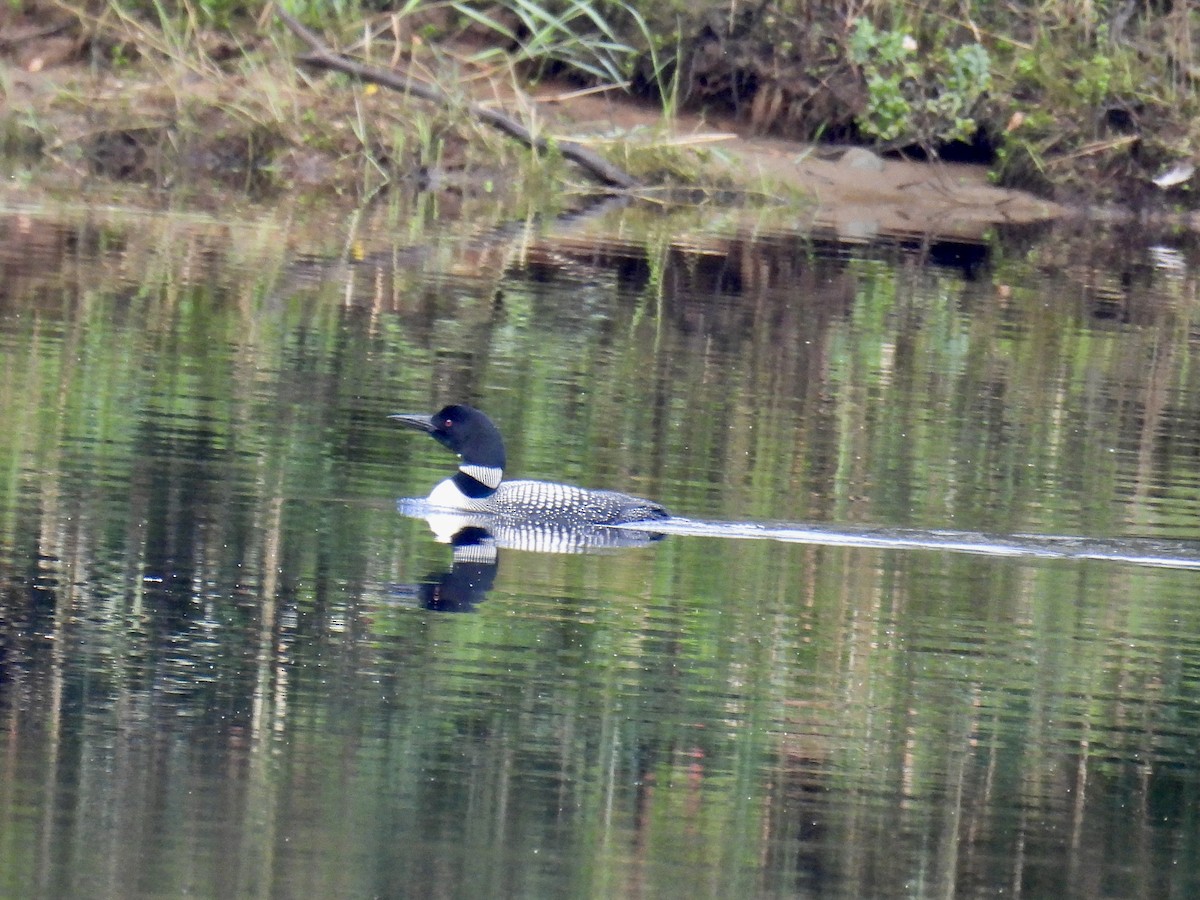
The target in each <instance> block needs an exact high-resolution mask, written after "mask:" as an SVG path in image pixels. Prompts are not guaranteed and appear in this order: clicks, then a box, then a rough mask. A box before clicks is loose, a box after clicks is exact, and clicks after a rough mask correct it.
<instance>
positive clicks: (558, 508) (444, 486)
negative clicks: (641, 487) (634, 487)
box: [391, 405, 670, 527]
mask: <svg viewBox="0 0 1200 900" xmlns="http://www.w3.org/2000/svg"><path fill="white" fill-rule="evenodd" d="M391 418H393V419H395V420H396V421H398V422H400V423H401V424H403V425H406V426H408V427H409V428H415V429H417V430H418V431H424V432H425V433H426V434H429V435H430V436H432V437H434V438H436V439H437V440H438V441H439V442H440V443H442V444H444V445H445V446H447V447H449V448H450V449H451V450H453V451H454V452H455V453H457V454H459V456H461V457H462V464H461V465H460V466H459V467H458V471H457V472H456V473H455V474H454V475H452V476H451V477H450V478H447V479H446V480H445V481H443V482H442V483H441V484H439V485H437V487H435V488H434V489H433V491H432V492H431V493H430V494H429V497H428V500H427V502H428V503H429V504H430V505H431V506H434V507H437V508H439V509H451V510H461V511H464V512H471V513H482V514H485V515H489V516H494V517H496V518H497V519H499V520H502V521H504V522H509V523H521V524H529V525H555V526H565V527H574V526H580V525H621V524H627V523H630V522H645V521H652V520H654V519H665V518H668V517H669V515H670V514H669V513H668V512H667V511H666V510H665V509H663V507H661V506H660V505H658V504H657V503H654V502H652V501H650V500H643V499H642V498H641V497H632V496H630V495H628V494H619V493H617V492H615V491H593V490H588V489H586V488H580V487H575V486H573V485H569V484H555V483H554V482H552V481H523V480H522V481H504V480H503V479H504V464H505V462H506V457H505V452H504V441H503V439H502V438H501V437H500V431H499V430H498V429H497V428H496V426H495V425H494V424H493V423H492V420H491V419H489V418H488V417H487V416H486V415H484V414H483V413H482V412H480V411H479V410H477V409H474V408H472V407H470V406H461V405H455V406H447V407H445V408H443V409H441V410H439V411H438V412H437V413H435V414H434V415H432V416H422V415H410V414H407V413H403V414H397V415H394V416H391Z"/></svg>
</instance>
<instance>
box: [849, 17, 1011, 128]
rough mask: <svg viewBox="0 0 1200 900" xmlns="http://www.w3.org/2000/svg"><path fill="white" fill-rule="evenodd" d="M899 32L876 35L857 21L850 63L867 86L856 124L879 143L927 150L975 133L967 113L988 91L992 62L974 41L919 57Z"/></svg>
mask: <svg viewBox="0 0 1200 900" xmlns="http://www.w3.org/2000/svg"><path fill="white" fill-rule="evenodd" d="M917 50H918V48H917V42H916V40H915V39H914V38H913V37H912V36H911V35H909V34H906V33H905V32H903V31H895V30H888V31H881V30H879V29H877V28H875V26H874V25H872V24H871V22H870V21H868V20H867V19H857V20H856V21H855V23H854V30H853V32H851V35H850V45H849V51H850V59H851V60H852V61H853V62H854V63H855V64H856V65H858V66H859V67H860V68H861V69H862V71H863V75H864V77H865V78H866V82H867V108H866V112H865V115H864V116H862V117H861V118H860V120H859V126H860V127H861V128H862V129H863V130H864V131H865V132H866V133H867V134H870V135H872V136H874V137H876V138H878V139H879V140H881V141H888V142H891V141H901V140H912V141H916V142H918V143H920V144H922V145H923V146H924V147H926V149H929V150H932V148H933V145H934V144H937V143H941V142H947V141H955V140H966V139H967V138H969V137H970V136H971V135H972V134H974V133H975V129H976V127H977V123H976V121H975V119H974V118H973V115H972V112H973V110H974V108H975V105H976V103H978V101H979V99H980V98H981V97H982V96H983V95H984V94H985V93H986V92H987V90H988V89H989V88H990V87H991V83H992V76H991V59H990V57H989V56H988V52H987V50H986V49H984V47H983V46H982V45H980V44H978V43H972V44H965V45H963V46H960V47H955V48H943V49H941V50H938V51H937V52H935V53H932V54H919V53H918V52H917Z"/></svg>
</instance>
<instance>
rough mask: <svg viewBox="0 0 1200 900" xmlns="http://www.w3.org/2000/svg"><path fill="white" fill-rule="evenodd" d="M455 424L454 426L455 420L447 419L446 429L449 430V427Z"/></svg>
mask: <svg viewBox="0 0 1200 900" xmlns="http://www.w3.org/2000/svg"><path fill="white" fill-rule="evenodd" d="M453 424H454V420H453V419H447V420H446V425H445V427H446V428H449V427H450V426H451V425H453Z"/></svg>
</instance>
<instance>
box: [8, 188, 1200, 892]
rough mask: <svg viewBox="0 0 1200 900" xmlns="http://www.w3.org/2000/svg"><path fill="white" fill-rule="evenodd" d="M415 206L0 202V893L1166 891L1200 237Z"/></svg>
mask: <svg viewBox="0 0 1200 900" xmlns="http://www.w3.org/2000/svg"><path fill="white" fill-rule="evenodd" d="M423 202H425V203H427V204H428V205H427V206H413V207H408V206H405V205H403V204H401V203H399V202H397V203H395V205H393V206H390V207H387V208H386V209H382V208H381V209H378V210H369V211H366V212H359V213H344V214H342V213H330V212H322V211H317V210H307V211H305V210H299V211H297V210H289V211H286V212H281V211H274V212H266V211H263V210H256V209H252V208H250V209H246V210H241V211H239V210H227V211H224V212H223V213H222V214H221V215H220V216H219V217H215V216H213V217H210V216H204V215H200V214H195V213H191V214H182V213H166V212H163V213H153V214H151V213H134V212H127V211H122V210H119V209H114V208H111V207H102V206H91V207H88V206H79V205H74V206H70V207H63V208H52V207H51V208H47V207H45V206H39V207H28V208H23V207H21V206H20V205H19V204H16V203H14V202H13V201H12V199H11V198H9V200H8V201H6V203H7V205H5V206H3V207H0V273H2V277H0V411H2V414H3V415H2V421H3V423H4V428H3V431H2V432H0V463H2V466H0V473H2V479H0V766H2V767H3V777H2V778H0V896H3V897H13V898H34V897H87V898H128V897H175V896H183V895H187V896H196V897H214V898H216V897H220V898H226V897H272V898H276V897H278V898H288V897H297V898H299V897H339V898H340V897H346V898H358V897H364V898H365V897H485V896H486V897H495V896H505V897H530V898H546V897H588V898H592V897H595V898H616V897H646V898H651V897H653V898H662V897H680V898H695V897H720V898H725V897H847V898H850V897H854V898H857V897H873V898H890V897H918V898H925V897H993V896H1013V897H1039V898H1040V897H1078V898H1095V897H1134V898H1141V897H1145V898H1163V897H1181V898H1183V897H1195V896H1197V895H1198V894H1200V571H1193V570H1191V569H1188V568H1186V566H1188V565H1197V564H1198V563H1200V517H1197V515H1196V510H1197V502H1198V499H1200V498H1198V493H1200V366H1196V365H1193V362H1194V361H1195V359H1197V358H1200V357H1197V356H1196V354H1197V352H1200V247H1198V246H1197V242H1196V241H1195V239H1194V238H1191V237H1188V236H1182V237H1181V236H1174V237H1162V236H1159V237H1150V236H1148V235H1147V234H1145V233H1144V232H1143V231H1133V232H1130V233H1125V234H1122V233H1116V232H1111V231H1100V230H1098V229H1097V228H1096V226H1094V225H1084V224H1080V225H1076V226H1065V225H1064V226H1058V227H1055V228H1046V229H1042V230H1041V231H1037V232H1025V233H1007V232H1004V231H999V232H997V233H996V234H994V235H990V236H988V237H987V238H986V239H981V240H978V241H965V240H964V241H960V242H957V243H956V242H951V241H948V240H937V239H921V238H903V239H902V238H895V237H893V238H888V239H881V240H879V241H876V242H856V243H848V242H843V241H839V240H837V238H836V236H835V235H832V234H824V233H821V232H820V230H813V229H805V228H802V227H799V226H795V225H793V226H792V227H790V228H789V227H782V226H780V225H778V224H767V223H764V222H763V221H757V220H754V219H753V217H751V216H750V215H748V214H738V213H735V212H732V211H723V210H712V209H701V210H694V211H691V212H680V213H674V214H671V213H667V212H664V211H663V210H662V209H661V208H658V207H655V208H642V207H637V206H629V207H619V206H615V207H612V208H609V209H604V210H598V211H594V212H593V214H591V215H577V216H564V217H561V218H558V219H554V218H552V217H543V218H541V219H536V220H535V219H533V218H523V217H519V216H512V217H506V216H503V215H499V214H496V213H493V214H492V218H490V219H488V218H487V217H486V216H481V215H477V214H471V215H468V213H466V212H456V211H455V210H453V209H446V208H438V207H437V206H436V205H434V204H432V203H430V202H429V201H423ZM468 223H471V224H468ZM454 401H465V402H471V403H473V404H475V405H478V406H480V407H481V408H483V409H485V410H487V411H488V412H489V413H490V414H491V415H492V416H493V418H495V419H496V421H497V422H498V423H499V424H500V426H501V428H502V430H503V431H504V433H505V435H506V437H507V441H508V445H509V464H510V472H511V474H513V475H520V476H525V477H543V478H553V479H556V480H564V481H570V482H573V483H578V484H584V485H588V486H592V487H607V488H615V489H619V490H624V491H627V492H630V493H635V494H639V495H642V496H647V497H653V498H655V499H658V500H661V501H662V502H663V503H665V504H666V505H667V506H668V507H669V508H670V509H671V510H672V511H673V512H675V513H677V514H678V515H680V516H685V517H687V518H688V519H689V520H693V521H700V522H708V523H711V522H740V523H747V522H749V523H755V527H761V533H754V529H747V528H745V527H742V526H739V527H737V528H733V529H728V528H726V527H725V526H706V527H704V528H699V529H694V530H693V531H692V532H690V533H689V532H687V530H686V529H684V533H672V534H668V535H667V536H666V537H664V538H663V539H661V540H649V539H646V538H644V537H643V538H642V539H640V540H635V539H634V537H636V536H627V537H630V540H629V541H628V542H627V543H629V544H630V546H624V547H610V548H608V549H606V550H605V551H604V552H587V553H583V552H580V553H569V554H568V553H556V554H552V553H543V552H533V551H532V550H529V549H521V547H522V544H521V541H520V537H519V536H517V537H505V538H504V539H500V536H495V537H497V540H498V543H499V544H500V545H501V546H499V548H498V549H495V548H491V547H490V545H489V544H488V543H487V542H486V541H482V543H481V540H482V539H481V538H480V536H478V535H476V536H475V539H474V540H466V539H464V538H463V537H462V536H461V535H460V537H459V538H458V546H452V545H451V544H450V543H444V542H443V541H441V540H439V539H438V536H437V535H436V534H435V532H434V530H433V529H432V528H431V527H430V524H429V523H427V522H426V521H424V520H423V519H421V518H414V517H411V516H408V515H404V514H402V512H401V510H399V509H398V507H397V502H396V501H397V499H398V498H402V497H419V496H424V494H426V493H427V492H428V490H429V488H430V487H431V486H432V485H433V484H434V483H435V482H436V481H437V480H439V479H440V478H442V477H444V475H445V473H447V472H448V471H450V470H451V469H452V467H453V465H454V460H453V458H452V457H451V456H450V454H448V453H446V452H445V451H444V450H443V449H442V448H441V447H439V446H438V445H436V444H435V443H434V442H433V441H430V440H428V439H427V438H425V437H423V436H421V435H418V434H415V433H413V432H410V431H404V430H401V429H399V428H397V427H396V426H395V424H394V423H391V422H389V421H388V419H387V414H388V413H392V412H401V411H403V412H431V411H433V410H435V409H436V408H438V407H439V406H440V405H441V404H443V403H446V402H454ZM806 526H814V527H819V528H821V529H826V530H827V531H828V532H829V533H830V534H831V535H837V534H845V535H849V540H848V542H845V541H838V540H835V539H833V538H832V537H831V538H830V539H828V540H825V539H822V537H821V535H819V534H818V535H816V536H815V537H813V536H811V535H810V536H809V540H807V542H796V541H794V540H788V539H785V538H786V537H787V535H788V534H792V533H793V532H794V531H795V529H796V528H799V527H806ZM772 529H773V530H772ZM945 530H953V531H955V532H960V533H966V534H967V535H968V537H969V538H970V539H971V540H978V541H979V542H980V543H981V544H983V545H985V546H987V547H994V546H996V545H997V544H1003V542H1005V541H1014V540H1015V541H1017V542H1018V543H1019V542H1020V541H1023V540H1028V539H1027V538H1014V537H1013V536H1016V535H1033V536H1035V540H1037V539H1040V538H1041V537H1044V536H1059V537H1063V538H1072V539H1076V540H1074V541H1066V542H1061V543H1060V544H1055V546H1067V547H1077V546H1080V545H1082V546H1083V547H1084V548H1085V549H1086V548H1087V547H1091V546H1103V547H1106V548H1109V550H1111V551H1112V553H1114V554H1115V555H1117V556H1119V557H1120V556H1122V555H1124V556H1128V557H1131V558H1141V557H1147V556H1149V557H1156V556H1158V555H1162V554H1166V555H1169V556H1171V557H1172V559H1173V560H1174V561H1175V562H1176V563H1178V564H1179V565H1182V566H1184V568H1174V567H1169V566H1166V565H1159V564H1149V565H1147V564H1140V563H1137V562H1133V561H1130V560H1128V559H1116V560H1113V559H1106V560H1095V559H1086V558H1071V557H1070V556H1066V557H1063V558H1054V557H1052V556H1051V557H1048V556H1045V555H1039V554H1038V553H1036V552H1024V551H1023V550H1022V549H1021V547H1017V548H1016V549H1014V550H1012V552H1010V553H1008V554H1007V555H988V554H986V553H973V552H961V551H962V549H964V548H962V547H959V546H957V544H955V541H948V542H947V543H949V544H955V546H954V547H953V548H951V547H949V546H940V545H939V541H942V537H943V536H942V535H941V532H943V531H945ZM931 531H932V532H933V534H932V535H931V534H930V533H929V532H931ZM914 534H916V535H921V536H923V537H922V540H925V539H926V538H927V539H928V546H925V545H923V544H922V542H921V541H910V542H908V543H905V539H904V538H905V536H906V535H908V536H911V535H914ZM896 535H899V536H900V538H901V539H902V540H901V541H900V544H899V545H897V546H855V545H854V543H855V541H854V538H855V537H857V538H859V539H860V541H859V542H860V543H861V539H862V538H863V537H864V536H866V537H871V538H874V537H880V538H881V539H888V538H890V537H893V536H896ZM443 537H447V535H443ZM747 538H754V539H747ZM958 543H961V541H959V542H958ZM1114 548H1115V549H1114ZM966 549H970V548H966ZM491 550H494V553H493V552H491Z"/></svg>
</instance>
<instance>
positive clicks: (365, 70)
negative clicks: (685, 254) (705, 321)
mask: <svg viewBox="0 0 1200 900" xmlns="http://www.w3.org/2000/svg"><path fill="white" fill-rule="evenodd" d="M275 14H276V15H277V16H279V18H280V19H282V20H283V23H284V24H285V25H287V27H288V28H290V29H291V31H292V33H293V34H295V35H296V36H297V37H298V38H300V40H302V41H304V43H306V44H308V46H309V47H311V48H312V52H311V53H306V54H305V55H303V56H300V57H297V60H296V61H297V62H300V63H303V64H304V65H308V66H314V67H315V68H319V69H332V70H334V71H337V72H343V73H345V74H347V75H353V76H354V77H355V78H358V79H361V80H362V81H369V82H372V83H374V84H379V85H382V86H383V87H386V88H391V89H392V90H394V91H400V92H401V93H405V94H411V95H412V96H414V97H418V98H420V99H421V100H428V101H430V102H431V103H436V104H438V105H439V106H444V107H449V106H451V105H452V103H451V100H450V97H448V96H447V95H446V93H445V92H444V91H442V90H441V89H439V88H436V87H434V86H433V85H429V84H422V83H421V82H419V81H415V80H413V79H411V78H407V77H405V76H403V75H397V74H396V73H394V72H390V71H388V70H387V69H379V68H376V67H375V66H368V65H364V64H363V63H359V62H355V61H354V60H352V59H348V58H347V57H345V56H342V55H341V54H339V53H334V52H333V51H332V50H330V49H329V48H328V47H327V46H325V44H324V42H322V40H321V39H320V38H319V37H317V36H316V35H315V34H314V33H313V32H312V31H310V30H309V29H308V28H306V27H304V26H303V25H302V24H300V22H298V21H297V20H296V19H295V18H294V17H293V16H292V15H291V14H290V13H288V12H286V11H285V10H284V9H283V8H282V7H280V6H279V5H276V7H275ZM467 112H468V113H470V114H471V115H472V116H474V117H475V118H476V119H479V121H481V122H484V123H486V124H488V125H491V126H492V127H493V128H495V129H497V130H499V131H502V132H504V133H505V134H507V135H508V136H509V137H512V138H515V139H516V140H518V141H520V142H521V143H523V144H524V145H525V146H527V147H530V148H532V149H534V150H537V151H538V152H541V153H544V152H546V151H547V150H549V149H550V147H551V142H550V141H548V140H546V138H544V137H537V136H535V135H534V134H533V133H532V132H530V130H529V129H528V128H526V127H525V126H524V125H522V124H521V123H520V122H518V121H516V120H515V119H512V118H510V117H509V116H506V115H505V114H504V113H502V112H500V111H498V110H495V109H492V108H491V107H488V106H482V105H480V104H478V103H468V104H467ZM553 146H554V147H556V148H557V149H558V152H559V153H561V154H562V155H563V156H564V157H566V158H567V159H569V160H571V161H572V162H574V163H577V164H579V165H580V166H582V167H583V168H584V169H585V170H586V171H588V172H590V173H591V174H592V175H593V176H594V177H595V178H596V179H597V180H599V181H600V182H601V183H602V184H606V185H610V186H612V187H618V188H624V189H626V190H629V189H632V188H636V187H639V186H640V185H639V183H638V181H637V180H636V179H635V178H634V177H633V176H632V175H630V174H629V173H628V172H626V171H624V170H623V169H620V168H618V167H617V166H614V165H613V164H612V163H610V162H609V161H608V160H606V159H604V158H603V157H602V156H600V155H599V154H597V153H595V152H593V151H591V150H589V149H588V148H587V147H584V146H583V145H582V144H577V143H575V142H574V141H554V142H553Z"/></svg>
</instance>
